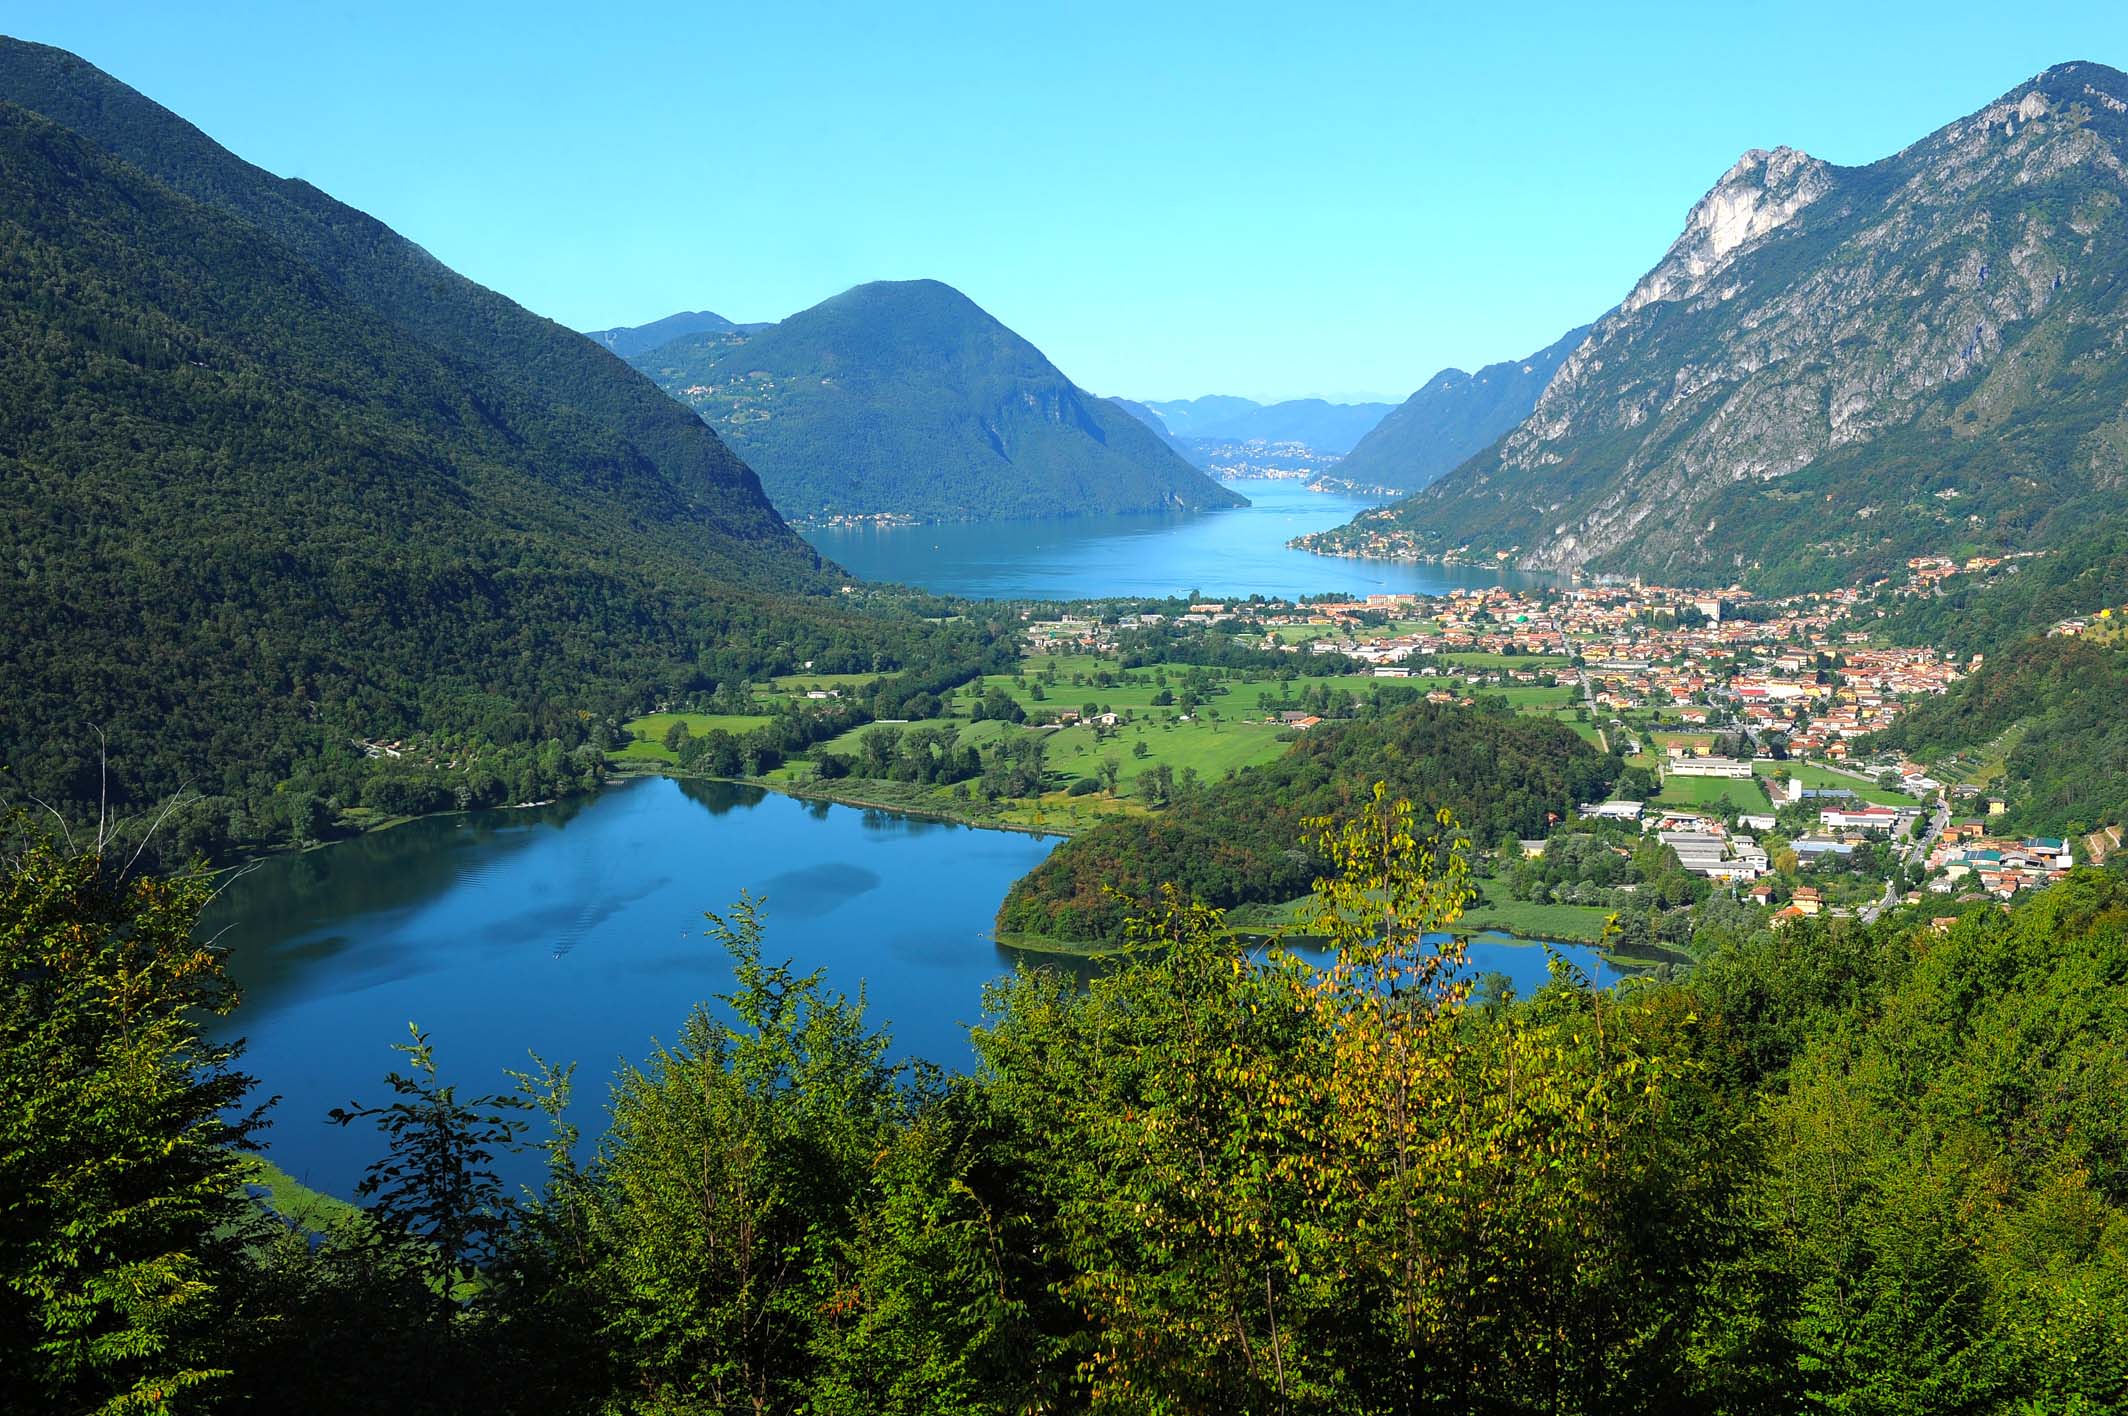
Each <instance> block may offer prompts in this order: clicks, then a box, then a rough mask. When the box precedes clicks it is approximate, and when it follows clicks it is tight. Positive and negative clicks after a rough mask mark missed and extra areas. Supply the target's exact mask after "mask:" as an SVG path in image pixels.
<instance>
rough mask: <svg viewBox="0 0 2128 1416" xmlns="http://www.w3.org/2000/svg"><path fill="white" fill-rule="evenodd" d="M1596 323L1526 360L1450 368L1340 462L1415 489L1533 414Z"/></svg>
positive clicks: (1345, 469) (1383, 482)
mask: <svg viewBox="0 0 2128 1416" xmlns="http://www.w3.org/2000/svg"><path fill="white" fill-rule="evenodd" d="M1590 329H1591V326H1589V325H1582V326H1580V327H1579V328H1577V329H1571V330H1568V331H1567V332H1566V334H1564V335H1563V336H1561V337H1560V338H1559V339H1557V340H1555V341H1554V342H1553V343H1551V344H1549V345H1547V346H1545V347H1544V348H1542V349H1540V350H1538V351H1537V352H1536V353H1534V354H1532V355H1530V356H1529V357H1528V358H1525V359H1509V360H1506V361H1503V362H1501V363H1498V364H1487V365H1486V366H1485V367H1484V368H1482V369H1480V370H1478V372H1476V373H1475V374H1466V373H1464V372H1463V371H1462V370H1461V369H1443V370H1442V371H1441V372H1440V373H1438V374H1435V375H1434V376H1433V377H1432V378H1430V379H1428V380H1427V381H1426V383H1425V386H1424V387H1422V388H1420V389H1419V391H1418V392H1416V393H1414V394H1412V395H1411V397H1409V398H1407V399H1405V400H1404V401H1403V402H1402V403H1400V404H1398V405H1397V406H1396V407H1395V408H1394V409H1393V410H1391V412H1390V413H1389V415H1388V416H1387V417H1385V418H1383V419H1382V420H1381V422H1379V423H1377V424H1376V425H1375V426H1374V428H1373V429H1372V430H1371V431H1370V432H1369V433H1368V434H1367V435H1366V436H1365V437H1363V438H1361V439H1360V440H1359V443H1358V445H1357V446H1355V447H1354V448H1353V449H1352V450H1351V451H1350V452H1349V453H1347V454H1346V456H1345V460H1344V461H1343V462H1342V463H1340V464H1338V469H1337V472H1338V476H1339V477H1340V478H1342V479H1343V480H1345V481H1348V482H1351V483H1354V484H1355V485H1362V486H1370V487H1387V488H1390V489H1392V490H1395V491H1405V492H1415V491H1417V490H1419V489H1420V488H1421V487H1424V486H1426V485H1427V484H1429V483H1431V482H1433V481H1435V480H1436V479H1438V478H1440V477H1442V476H1445V475H1446V474H1447V473H1449V472H1450V471H1453V470H1454V469H1455V468H1456V466H1457V465H1458V464H1460V463H1462V462H1464V461H1465V460H1466V459H1468V458H1470V457H1473V456H1475V455H1476V454H1478V453H1480V452H1483V451H1484V450H1485V449H1486V448H1488V447H1490V446H1492V445H1493V444H1494V443H1495V442H1497V441H1499V440H1500V438H1501V437H1503V436H1505V435H1506V434H1507V433H1508V432H1509V431H1511V430H1512V429H1513V428H1514V427H1515V425H1516V424H1518V423H1520V422H1521V421H1522V420H1523V419H1524V418H1527V417H1528V416H1529V415H1530V412H1531V410H1532V409H1534V408H1535V407H1536V406H1537V398H1538V396H1539V395H1540V394H1542V393H1543V392H1544V390H1545V386H1546V385H1547V384H1549V383H1550V382H1551V381H1552V376H1553V375H1554V374H1555V373H1557V372H1558V370H1559V366H1560V364H1561V363H1563V362H1565V360H1566V357H1567V355H1569V354H1571V353H1572V352H1573V351H1574V350H1575V349H1577V348H1579V347H1580V345H1581V342H1582V341H1583V340H1584V339H1587V338H1588V335H1589V330H1590Z"/></svg>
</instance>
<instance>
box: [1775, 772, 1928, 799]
mask: <svg viewBox="0 0 2128 1416" xmlns="http://www.w3.org/2000/svg"><path fill="white" fill-rule="evenodd" d="M1783 767H1785V768H1787V769H1788V775H1789V776H1790V777H1793V778H1794V779H1795V780H1796V781H1799V782H1801V783H1802V784H1803V785H1804V786H1806V787H1845V788H1847V789H1848V790H1849V791H1851V792H1853V793H1854V794H1855V795H1856V796H1859V797H1861V798H1862V800H1864V801H1873V802H1877V803H1879V804H1881V805H1884V806H1912V805H1913V804H1914V798H1912V797H1910V796H1908V795H1907V794H1906V793H1905V792H1894V791H1887V790H1885V789H1884V788H1883V787H1880V786H1878V785H1877V784H1876V783H1875V782H1865V781H1863V780H1861V779H1860V778H1858V777H1850V776H1848V775H1847V774H1846V773H1845V772H1835V771H1834V770H1833V769H1832V768H1830V767H1821V766H1819V765H1817V764H1816V763H1814V762H1761V763H1758V764H1757V770H1758V773H1759V775H1760V776H1762V777H1771V776H1772V775H1773V774H1774V772H1775V771H1776V770H1778V769H1780V768H1783Z"/></svg>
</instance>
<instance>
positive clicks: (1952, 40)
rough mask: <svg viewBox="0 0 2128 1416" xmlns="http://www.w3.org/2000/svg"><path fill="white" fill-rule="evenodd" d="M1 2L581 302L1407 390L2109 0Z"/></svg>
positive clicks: (624, 314)
mask: <svg viewBox="0 0 2128 1416" xmlns="http://www.w3.org/2000/svg"><path fill="white" fill-rule="evenodd" d="M607 8H609V7H601V6H596V5H585V4H572V5H554V6H546V5H541V4H537V3H520V4H515V5H509V6H501V5H496V6H487V5H473V4H456V3H451V0H430V3H427V4H422V5H398V4H392V3H372V4H367V5H363V6H335V7H332V11H331V12H330V13H328V12H327V11H326V10H325V9H324V7H316V6H310V5H295V4H287V3H277V4H258V5H253V4H214V5H176V4H168V3H164V4H130V5H128V4H104V3H98V2H97V0H60V3H45V0H12V3H11V4H10V5H9V6H8V9H7V12H6V14H5V16H4V17H0V28H5V30H6V31H7V32H8V33H12V34H15V35H18V36H20V37H22V38H27V39H34V40H39V41H42V42H45V43H50V44H57V45H61V46H63V47H65V48H68V49H72V50H74V51H76V52H77V53H79V54H81V55H83V56H84V57H85V58H87V59H89V60H90V61H92V62H93V63H96V64H97V65H99V66H101V67H102V68H104V69H106V70H108V71H110V72H111V73H113V74H115V75H116V76H117V77H119V78H120V79H122V80H124V81H125V82H127V83H129V84H131V85H133V86H134V87H136V88H138V89H141V90H142V91H144V92H146V93H147V94H148V95H149V96H150V97H152V98H155V99H157V100H159V101H160V102H162V103H164V104H166V105H167V106H169V107H171V108H173V109H175V110H176V111H177V112H179V113H180V114H182V115H184V116H185V117H187V118H190V119H191V120H192V121H194V122H196V123H198V124H199V125H200V126H201V127H202V128H204V129H205V130H206V131H207V132H208V133H209V134H211V135H212V136H213V137H215V138H216V139H218V140H220V141H221V142H222V143H224V144H225V145H227V146H229V147H231V148H233V149H235V150H236V151H237V152H239V153H241V154H242V155H243V156H245V157H247V158H249V159H251V160H252V161H254V162H257V163H259V164H260V165H262V166H264V167H267V168H269V169H271V170H273V171H275V172H279V173H283V174H286V175H290V176H299V177H303V178H307V179H308V180H310V181H312V182H315V183H316V184H318V185H319V186H320V187H323V188H324V189H325V190H327V191H329V192H331V193H332V194H333V195H335V196H337V197H339V198H341V199H342V200H344V201H347V202H350V203H352V204H354V205H356V206H359V207H362V208H364V209H365V210H367V211H370V212H372V213H374V214H376V215H377V216H379V217H381V218H382V219H383V220H385V221H387V222H389V223H390V224H391V225H393V226H394V227H396V228H397V229H399V230H400V231H401V232H404V233H405V234H406V235H408V236H410V237H412V238H413V239H415V240H417V241H419V242H421V243H422V244H423V245H424V246H426V247H428V249H429V250H431V251H433V252H434V253H435V254H436V255H437V256H439V257H441V258H442V259H443V260H444V261H446V262H448V263H449V264H450V265H452V266H454V267H456V268H457V269H459V270H461V271H463V272H465V273H466V274H468V275H470V276H472V277H473V278H475V279H477V280H480V281H482V282H484V283H486V284H489V285H492V286H494V287H496V288H497V289H499V290H502V291H504V292H505V293H507V294H509V295H511V296H512V297H514V298H516V299H517V300H519V301H521V302H523V303H524V304H526V305H528V306H530V307H531V308H532V309H534V310H537V311H540V312H541V313H543V314H547V315H551V316H552V317H554V318H555V319H558V320H561V321H563V322H564V323H567V324H570V325H574V326H577V327H580V328H589V327H595V326H603V325H609V324H638V323H642V322H645V321H648V320H651V319H654V318H657V317H658V316H661V315H664V314H668V313H671V312H672V311H674V310H678V309H702V308H707V309H713V310H716V311H718V312H720V313H722V314H725V315H727V316H730V317H731V318H734V319H742V320H756V319H776V318H780V317H782V316H783V315H786V314H788V313H790V312H791V311H793V310H796V309H800V308H803V307H804V306H806V305H809V304H812V303H813V302H815V301H817V300H820V299H823V298H825V297H826V296H828V295H831V294H833V293H835V292H836V291H838V290H841V289H843V288H845V287H847V286H850V285H852V284H855V283H857V282H860V281H864V280H872V279H886V278H908V277H916V276H931V277H935V278H937V279H940V280H944V281H947V282H949V283H951V284H953V285H955V286H958V287H959V288H960V289H962V290H964V291H966V292H967V293H968V294H969V295H970V296H971V297H973V298H974V299H975V300H976V301H977V302H978V303H980V304H982V305H983V306H984V307H986V308H987V309H989V310H990V311H991V312H992V313H993V314H995V315H997V316H998V317H999V318H1000V319H1002V320H1004V321H1005V322H1006V323H1007V324H1009V325H1011V326H1013V327H1014V328H1015V329H1017V330H1019V331H1020V332H1021V333H1022V334H1024V335H1026V336H1027V337H1028V338H1030V339H1032V340H1033V341H1034V342H1035V343H1036V344H1038V345H1040V346H1041V347H1042V349H1043V350H1044V351H1045V352H1046V353H1048V354H1049V355H1050V357H1051V358H1052V359H1054V360H1055V361H1056V362H1057V363H1058V364H1059V365H1060V366H1062V367H1063V368H1064V370H1065V371H1066V372H1067V373H1069V374H1071V376H1072V377H1073V378H1074V379H1076V380H1077V381H1078V382H1079V383H1081V384H1083V385H1085V386H1087V387H1089V388H1091V389H1093V390H1095V391H1096V392H1100V393H1120V394H1129V395H1132V396H1136V397H1142V398H1174V397H1186V396H1191V395H1195V394H1201V393H1213V392H1219V393H1243V394H1247V395H1251V396H1255V397H1286V396H1296V395H1303V394H1320V395H1326V396H1332V397H1351V396H1355V395H1386V396H1391V397H1402V396H1403V395H1404V394H1406V393H1408V392H1409V391H1410V390H1411V389H1413V388H1415V387H1417V386H1418V385H1419V384H1420V383H1421V382H1423V381H1424V380H1425V379H1426V378H1428V377H1429V376H1430V375H1432V374H1433V373H1434V372H1435V371H1436V370H1437V369H1439V368H1441V367H1443V366H1444V365H1450V364H1454V365H1459V366H1461V367H1465V368H1471V367H1475V366H1476V365H1478V364H1481V363H1485V362H1488V361H1492V360H1497V359H1505V358H1512V357H1516V356H1518V355H1521V354H1525V353H1528V352H1530V351H1532V350H1534V349H1537V348H1540V347H1542V346H1543V345H1545V344H1547V343H1549V342H1551V341H1552V340H1553V339H1554V338H1556V337H1557V336H1558V335H1559V334H1560V333H1562V332H1563V331H1565V330H1566V329H1567V328H1569V327H1571V326H1572V325H1574V324H1576V323H1579V322H1581V321H1583V320H1587V319H1589V318H1592V317H1593V316H1595V315H1597V314H1598V313H1600V312H1602V311H1603V310H1604V309H1605V308H1607V307H1608V306H1609V305H1610V304H1612V303H1613V302H1615V301H1616V300H1617V299H1618V298H1619V297H1620V296H1621V295H1623V294H1624V293H1625V291H1626V290H1627V289H1628V288H1629V287H1630V286H1631V284H1632V282H1633V281H1634V279H1635V278H1637V277H1638V276H1639V275H1640V273H1641V272H1642V271H1644V270H1646V269H1647V267H1649V266H1650V265H1652V264H1653V263H1654V262H1655V260H1656V259H1657V258H1658V257H1659V256H1660V255H1661V253H1662V251H1663V249H1664V247H1665V246H1667V245H1668V243H1669V242H1670V240H1671V239H1672V238H1673V237H1674V236H1675V235H1676V233H1677V230H1678V228H1679V225H1680V223H1681V221H1682V219H1683V217H1684V214H1685V212H1686V210H1687V209H1688V208H1689V207H1690V206H1691V204H1692V202H1693V201H1695V200H1696V199H1697V198H1698V196H1699V195H1700V194H1701V193H1702V192H1703V191H1704V190H1705V189H1706V188H1707V187H1708V185H1709V184H1711V183H1712V182H1713V181H1714V179H1715V178H1716V177H1718V176H1719V175H1720V174H1721V172H1722V171H1723V169H1724V168H1726V167H1727V166H1728V165H1729V164H1730V163H1731V162H1733V161H1734V160H1735V158H1736V157H1737V155H1738V154H1739V153H1740V152H1742V151H1744V150H1745V149H1747V148H1751V147H1771V146H1775V145H1777V144H1781V143H1787V144H1790V145H1792V146H1796V147H1801V148H1804V149H1806V150H1807V151H1809V152H1811V153H1814V154H1816V155H1818V156H1820V157H1824V158H1827V159H1829V160H1832V161H1835V162H1864V161H1868V160H1871V159H1874V158H1876V157H1880V156H1883V155H1884V154H1886V153H1888V152H1891V151H1894V150H1896V149H1897V148H1899V147H1902V146H1904V145H1905V144H1906V143H1909V142H1911V141H1913V140H1914V139H1916V138H1918V137H1920V136H1921V135H1923V134H1924V133H1926V132H1928V131H1930V130H1931V129H1933V128H1936V127H1938V126H1940V125H1941V124H1943V123H1945V122H1948V121H1949V120H1951V119H1953V118H1955V117H1958V116H1960V115H1962V114H1964V113H1967V112H1970V111H1971V110H1973V109H1975V108H1977V107H1979V106H1981V105H1982V104H1984V103H1986V102H1987V101H1988V100H1989V99H1992V98H1994V97H1995V96H1996V95H1998V94H2000V93H2001V92H2003V91H2004V90H2006V89H2008V88H2010V87H2011V86H2012V85H2014V84H2016V83H2017V82H2018V81H2019V80H2021V79H2023V78H2025V77H2027V76H2029V75H2030V74H2033V73H2035V72H2037V71H2038V70H2040V69H2042V68H2044V67H2046V66H2047V65H2048V64H2050V63H2056V62H2060V61H2063V60H2069V59H2091V60H2097V61H2099V62H2102V63H2111V64H2114V65H2115V66H2117V67H2122V68H2128V4H2120V3H2117V2H2116V3H2095V2H2094V3H2081V4H2058V3H2047V0H2021V3H2018V4H2014V5H2005V4H2003V3H2001V0H1992V2H1991V3H1988V4H1984V5H1983V4H1968V3H1960V0H1939V3H1934V4H1927V5H1920V4H1914V5H1908V4H1876V3H1858V0H1845V3H1840V4H1816V3H1807V4H1792V5H1783V6H1771V5H1768V6H1756V5H1722V4H1708V3H1705V2H1704V0H1702V3H1699V4H1694V5H1689V6H1685V5H1680V6H1674V7H1672V6H1652V5H1651V6H1635V7H1631V11H1630V13H1628V12H1627V7H1623V6H1611V5H1592V4H1588V3H1586V0H1581V3H1573V4H1560V5H1552V4H1546V3H1524V4H1519V5H1498V4H1494V5H1469V4H1463V5H1459V6H1457V7H1455V8H1454V9H1453V10H1446V9H1442V10H1435V9H1434V8H1433V7H1422V6H1420V5H1416V4H1402V5H1384V6H1366V5H1331V4H1320V3H1318V4H1312V5H1284V6H1255V5H1250V4H1246V3H1225V4H1218V5H1162V4H1158V3H1142V0H1141V3H1138V4H1132V5H1091V4H1089V5H1073V4H1069V3H1066V4H1055V5H1043V6H1022V5H1013V4H996V3H992V4H987V5H971V6H947V5H924V4H918V3H909V4H892V5H890V4H883V3H882V4H870V5H849V6H840V5H818V4H798V3H773V2H772V3H765V4H764V3H759V0H756V3H753V4H749V5H745V6H734V5H726V4H718V3H707V4H694V5H669V6H665V7H662V8H661V11H660V12H658V13H649V12H647V11H646V12H641V13H636V14H633V15H631V16H630V17H627V18H613V17H612V16H610V15H608V14H604V13H601V11H603V10H605V9H607Z"/></svg>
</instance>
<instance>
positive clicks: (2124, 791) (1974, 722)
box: [1875, 636, 2128, 836]
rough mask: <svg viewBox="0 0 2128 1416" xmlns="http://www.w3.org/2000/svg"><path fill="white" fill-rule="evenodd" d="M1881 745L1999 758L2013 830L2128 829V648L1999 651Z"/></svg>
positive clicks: (2054, 642) (2110, 643)
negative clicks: (2126, 825)
mask: <svg viewBox="0 0 2128 1416" xmlns="http://www.w3.org/2000/svg"><path fill="white" fill-rule="evenodd" d="M1875 741H1876V742H1878V743H1880V744H1882V745H1884V746H1887V747H1896V748H1898V749H1900V750H1901V751H1904V752H1907V753H1910V754H1912V755H1913V756H1915V757H1918V758H1920V759H1921V760H1923V761H1926V762H1930V763H1940V762H1944V761H1945V760H1946V759H1948V758H1950V757H1951V755H1952V754H1962V755H1963V760H1985V759H1989V758H1991V757H1994V756H1997V755H1999V757H2000V761H2001V776H2000V777H1995V778H1991V779H1990V780H1989V783H1988V786H1989V790H1990V791H1994V792H1999V793H2001V794H2002V795H2003V796H2004V797H2005V798H2006V799H2007V802H2008V804H2009V808H2010V810H2009V818H2008V820H2007V822H2006V823H2005V824H2006V825H2008V826H2010V827H2013V828H2018V829H2022V830H2025V831H2029V832H2034V833H2038V834H2043V835H2049V836H2072V835H2076V834H2079V833H2081V832H2085V831H2090V830H2094V829H2096V828H2097V827H2100V826H2109V825H2115V824H2118V823H2121V822H2128V648H2124V647H2122V645H2121V642H2120V641H2119V639H2118V637H2114V638H2112V639H2107V640H2101V639H2099V638H2097V637H2094V638H2092V639H2088V640H2087V639H2081V638H2073V637H2068V636H2048V637H2041V638H2034V639H2027V640H2023V641H2021V642H2019V643H2017V644H2013V645H2011V646H2009V647H2008V648H2007V649H2005V650H2003V651H2001V652H1999V653H1992V654H1990V655H1989V656H1988V660H1987V662H1986V663H1985V664H1983V665H1982V666H1981V668H1980V669H1979V671H1978V672H1976V673H1974V674H1973V675H1972V676H1971V677H1969V678H1967V679H1965V680H1964V681H1963V682H1961V683H1958V684H1955V685H1953V686H1952V688H1951V690H1950V692H1948V693H1946V694H1944V695H1943V696H1941V697H1940V698H1930V699H1924V700H1922V701H1921V702H1919V703H1917V704H1915V705H1914V707H1913V709H1912V711H1910V712H1908V713H1905V714H1903V715H1902V716H1901V717H1900V718H1899V720H1898V722H1897V723H1895V724H1893V725H1892V727H1891V728H1889V729H1887V730H1886V731H1885V732H1883V733H1881V734H1879V735H1878V737H1877V738H1876V739H1875Z"/></svg>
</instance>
